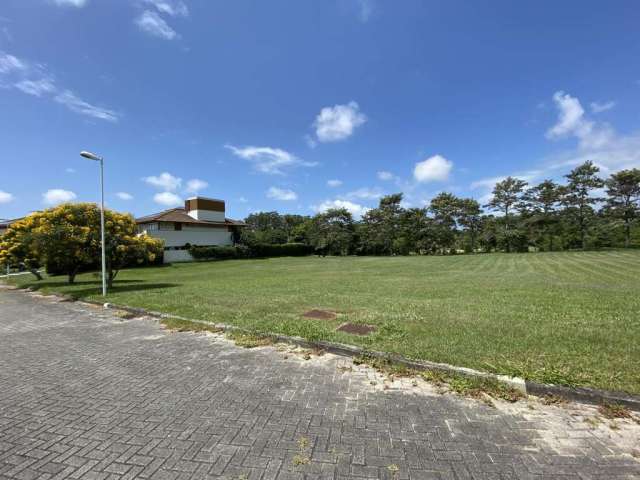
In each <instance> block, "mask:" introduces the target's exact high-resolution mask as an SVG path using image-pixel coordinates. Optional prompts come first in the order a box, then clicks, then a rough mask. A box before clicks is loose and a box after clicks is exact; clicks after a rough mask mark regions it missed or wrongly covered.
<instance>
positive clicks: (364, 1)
mask: <svg viewBox="0 0 640 480" xmlns="http://www.w3.org/2000/svg"><path fill="white" fill-rule="evenodd" d="M356 3H357V6H358V19H359V20H360V21H361V22H362V23H367V22H368V21H369V18H371V14H372V13H373V0H356Z"/></svg>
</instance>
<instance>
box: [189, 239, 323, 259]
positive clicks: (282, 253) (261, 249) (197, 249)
mask: <svg viewBox="0 0 640 480" xmlns="http://www.w3.org/2000/svg"><path fill="white" fill-rule="evenodd" d="M189 253H190V254H191V256H192V257H193V258H194V259H196V260H229V259H233V258H266V257H302V256H305V255H311V254H312V253H313V247H311V246H309V245H305V244H304V243H285V244H282V245H269V244H256V245H252V246H250V247H248V246H246V245H237V246H235V247H221V246H211V247H201V246H197V245H193V246H190V247H189Z"/></svg>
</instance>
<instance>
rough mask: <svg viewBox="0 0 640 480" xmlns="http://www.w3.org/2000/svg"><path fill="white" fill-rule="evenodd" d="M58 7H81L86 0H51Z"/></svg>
mask: <svg viewBox="0 0 640 480" xmlns="http://www.w3.org/2000/svg"><path fill="white" fill-rule="evenodd" d="M51 1H52V2H53V3H54V4H55V5H58V6H59V7H76V8H81V7H84V6H85V5H86V4H87V0H51Z"/></svg>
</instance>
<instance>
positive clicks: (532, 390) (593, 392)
mask: <svg viewBox="0 0 640 480" xmlns="http://www.w3.org/2000/svg"><path fill="white" fill-rule="evenodd" d="M9 288H10V289H12V290H14V289H15V290H22V291H33V290H29V289H19V288H17V287H14V288H11V287H9ZM52 295H54V296H57V297H59V298H61V299H64V300H66V301H70V300H75V299H74V298H73V297H71V296H69V295H57V294H52ZM78 301H79V302H84V303H87V304H90V305H97V306H100V307H104V308H109V309H115V310H123V311H127V312H130V313H134V314H136V315H146V316H150V317H154V318H158V319H171V318H173V319H176V320H184V321H187V322H192V323H198V324H202V325H208V326H211V327H214V328H217V329H220V330H222V331H225V332H244V333H256V332H251V331H249V330H247V329H243V328H240V327H235V326H233V325H227V324H224V323H211V322H207V321H205V320H196V319H193V318H186V317H181V316H179V315H172V314H167V313H162V312H155V311H152V310H146V309H144V308H138V307H130V306H127V305H117V304H111V303H101V302H97V301H92V300H78ZM258 333H259V334H260V335H264V336H267V337H270V338H273V339H274V340H275V341H277V342H282V343H289V344H292V345H296V346H299V347H302V348H316V349H320V350H324V351H326V352H329V353H333V354H335V355H341V356H345V357H358V356H361V355H366V356H369V357H374V358H379V359H383V360H387V361H389V362H391V363H393V364H396V365H402V366H404V367H407V368H410V369H413V370H418V371H426V370H431V371H438V372H443V373H449V374H457V375H464V376H467V377H470V378H478V379H482V378H485V379H492V380H496V381H498V382H501V383H504V384H506V385H508V386H510V387H512V388H514V389H516V390H519V391H520V392H522V393H524V394H526V395H533V396H537V397H544V396H548V395H553V396H556V397H560V398H564V399H567V400H571V401H574V402H578V403H586V404H591V405H603V404H617V405H623V406H625V407H627V408H629V409H630V410H633V411H636V412H640V395H631V394H628V393H625V392H613V391H608V390H599V389H595V388H588V387H569V386H564V385H551V384H546V383H538V382H533V381H530V380H524V379H522V378H518V377H509V376H506V375H496V374H493V373H488V372H481V371H478V370H473V369H471V368H465V367H456V366H454V365H449V364H446V363H435V362H429V361H416V360H410V359H408V358H405V357H402V356H400V355H393V354H389V353H385V352H379V351H375V350H373V351H372V350H366V349H364V348H361V347H357V346H355V345H346V344H343V343H337V342H327V341H324V340H318V341H314V340H306V339H304V338H302V337H292V336H288V335H278V334H274V333H263V332H258Z"/></svg>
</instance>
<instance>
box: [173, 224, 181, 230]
mask: <svg viewBox="0 0 640 480" xmlns="http://www.w3.org/2000/svg"><path fill="white" fill-rule="evenodd" d="M173 226H174V229H175V230H178V231H181V230H182V224H181V223H180V222H174V223H173Z"/></svg>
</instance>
